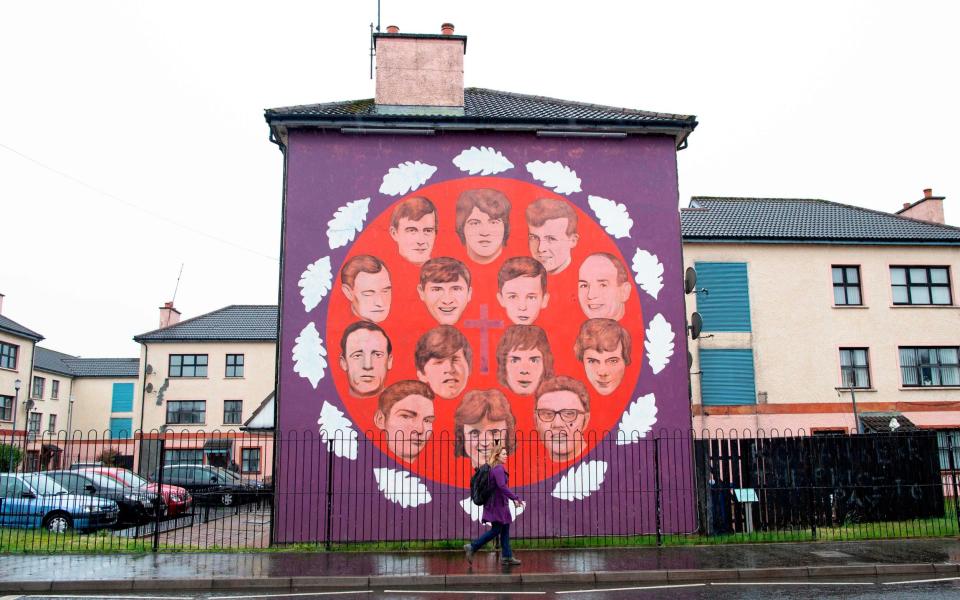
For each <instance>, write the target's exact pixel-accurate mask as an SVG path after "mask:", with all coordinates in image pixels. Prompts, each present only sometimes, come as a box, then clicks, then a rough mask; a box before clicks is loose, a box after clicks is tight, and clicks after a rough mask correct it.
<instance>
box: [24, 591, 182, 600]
mask: <svg viewBox="0 0 960 600" xmlns="http://www.w3.org/2000/svg"><path fill="white" fill-rule="evenodd" d="M11 597H12V598H86V599H88V600H90V599H92V598H96V600H101V599H103V600H193V596H99V595H94V593H93V592H91V593H89V594H30V595H29V596H11Z"/></svg>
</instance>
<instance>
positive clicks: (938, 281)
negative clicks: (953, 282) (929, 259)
mask: <svg viewBox="0 0 960 600" xmlns="http://www.w3.org/2000/svg"><path fill="white" fill-rule="evenodd" d="M890 284H891V285H892V286H893V303H894V304H900V305H911V304H915V305H931V304H932V305H950V304H952V303H953V301H952V300H951V294H950V272H949V270H948V269H947V268H946V267H890Z"/></svg>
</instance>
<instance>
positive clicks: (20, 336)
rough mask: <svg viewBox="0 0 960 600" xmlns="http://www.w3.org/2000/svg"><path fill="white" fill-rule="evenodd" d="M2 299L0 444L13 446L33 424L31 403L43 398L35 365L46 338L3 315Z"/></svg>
mask: <svg viewBox="0 0 960 600" xmlns="http://www.w3.org/2000/svg"><path fill="white" fill-rule="evenodd" d="M3 299H4V295H3V294H0V443H3V442H6V443H11V442H12V441H13V440H14V439H22V436H23V435H24V434H25V432H26V430H27V429H28V427H29V425H30V423H29V421H30V417H29V414H30V408H29V407H28V406H27V404H28V401H29V400H30V399H33V398H36V397H38V396H43V395H44V394H43V392H44V390H43V389H42V376H41V378H40V379H41V381H39V382H36V381H35V374H34V365H33V363H34V353H35V350H36V347H37V344H38V343H40V341H42V340H43V336H42V335H40V334H39V333H37V332H36V331H33V330H32V329H29V328H27V327H25V326H23V325H21V324H20V323H17V322H16V321H14V320H13V319H11V318H9V317H7V316H6V315H4V314H3ZM38 385H39V386H40V387H39V388H38ZM48 393H49V392H48ZM34 420H35V419H34ZM37 426H38V427H39V426H40V424H39V423H37Z"/></svg>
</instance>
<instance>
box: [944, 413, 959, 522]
mask: <svg viewBox="0 0 960 600" xmlns="http://www.w3.org/2000/svg"><path fill="white" fill-rule="evenodd" d="M952 433H953V432H951V431H948V432H947V434H946V436H947V452H949V453H950V455H949V458H948V460H949V461H950V462H949V464H950V485H951V487H952V488H953V514H954V516H955V517H956V518H957V531H958V532H960V504H958V502H960V497H958V496H957V465H956V461H955V460H954V458H953V435H952Z"/></svg>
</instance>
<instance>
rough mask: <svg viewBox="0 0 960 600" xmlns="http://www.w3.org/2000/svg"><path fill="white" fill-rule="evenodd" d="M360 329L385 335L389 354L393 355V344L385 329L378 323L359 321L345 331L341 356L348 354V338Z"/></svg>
mask: <svg viewBox="0 0 960 600" xmlns="http://www.w3.org/2000/svg"><path fill="white" fill-rule="evenodd" d="M358 329H366V330H367V331H377V332H379V333H381V334H382V335H383V337H384V338H386V340H387V354H393V344H391V343H390V336H389V335H387V332H386V331H384V330H383V327H380V326H379V325H377V324H376V323H371V322H370V321H357V322H356V323H351V324H349V325H347V328H346V329H344V330H343V335H342V336H340V354H341V355H343V354H346V353H347V338H348V337H350V334H351V333H353V332H354V331H356V330H358Z"/></svg>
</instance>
